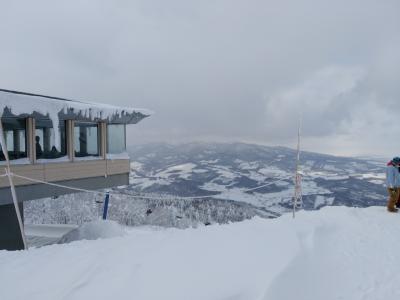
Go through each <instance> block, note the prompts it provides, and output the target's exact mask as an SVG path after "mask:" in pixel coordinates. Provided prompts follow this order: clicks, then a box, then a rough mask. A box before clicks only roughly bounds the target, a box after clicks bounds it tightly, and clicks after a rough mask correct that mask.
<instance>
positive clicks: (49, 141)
mask: <svg viewBox="0 0 400 300" xmlns="http://www.w3.org/2000/svg"><path fill="white" fill-rule="evenodd" d="M55 130H57V131H58V132H59V137H58V138H59V139H60V142H59V143H58V142H56V134H55ZM34 143H35V146H34V147H35V148H36V159H43V158H47V159H52V158H59V157H62V156H65V155H67V147H66V132H65V121H61V122H60V124H59V126H58V128H54V127H53V123H52V121H51V120H49V119H39V120H36V130H35V141H34Z"/></svg>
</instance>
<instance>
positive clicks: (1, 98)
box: [0, 89, 152, 124]
mask: <svg viewBox="0 0 400 300" xmlns="http://www.w3.org/2000/svg"><path fill="white" fill-rule="evenodd" d="M34 113H36V114H40V115H43V116H48V117H49V118H50V119H51V120H52V121H53V124H58V121H59V119H60V118H64V119H65V118H71V119H86V120H93V121H95V120H96V121H99V120H104V121H107V122H110V123H122V124H135V123H137V122H139V121H140V120H142V119H143V118H145V117H148V116H150V115H151V114H152V112H151V111H149V110H147V109H137V108H128V107H118V106H113V105H109V104H98V103H92V102H83V101H76V100H69V99H64V98H58V97H51V96H44V95H37V94H31V93H25V92H18V91H11V90H4V89H0V116H4V115H5V114H11V115H15V116H19V115H25V116H26V115H32V114H34Z"/></svg>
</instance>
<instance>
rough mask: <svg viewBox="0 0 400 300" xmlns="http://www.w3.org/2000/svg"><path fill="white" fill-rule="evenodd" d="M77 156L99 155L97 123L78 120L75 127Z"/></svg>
mask: <svg viewBox="0 0 400 300" xmlns="http://www.w3.org/2000/svg"><path fill="white" fill-rule="evenodd" d="M74 148H75V157H85V156H99V130H98V126H97V124H94V123H81V122H76V123H75V127H74Z"/></svg>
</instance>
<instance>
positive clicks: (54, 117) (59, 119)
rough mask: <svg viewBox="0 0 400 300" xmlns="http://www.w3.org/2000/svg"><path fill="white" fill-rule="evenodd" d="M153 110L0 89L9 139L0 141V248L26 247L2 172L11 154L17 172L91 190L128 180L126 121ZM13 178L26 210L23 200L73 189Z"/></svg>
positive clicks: (132, 121) (135, 120)
mask: <svg viewBox="0 0 400 300" xmlns="http://www.w3.org/2000/svg"><path fill="white" fill-rule="evenodd" d="M150 114H151V112H150V111H148V110H145V109H134V108H123V107H115V106H111V105H105V104H96V103H90V102H82V101H74V100H68V99H63V98H58V97H49V96H43V95H37V94H30V93H24V92H17V91H10V90H3V89H0V116H1V122H2V127H3V136H4V139H0V140H3V143H5V145H3V144H1V146H0V176H1V177H0V249H19V248H22V244H21V241H20V238H19V237H18V236H19V235H18V233H19V227H18V222H17V220H16V217H15V210H14V206H13V204H12V203H13V202H12V201H13V200H12V195H11V189H10V182H9V179H8V177H7V176H2V175H5V174H6V170H7V168H6V167H7V161H6V158H7V156H8V158H9V162H10V170H11V172H12V173H14V174H16V175H19V176H23V177H26V178H30V179H33V180H37V181H43V182H51V183H57V184H61V185H67V186H72V187H77V188H82V189H92V190H93V189H101V188H107V187H113V186H119V185H126V184H128V182H129V169H130V165H129V156H128V155H127V153H126V125H127V124H136V123H138V122H139V121H141V120H142V119H144V118H146V117H147V116H149V115H150ZM1 165H3V168H2V167H1ZM13 178H14V184H15V188H16V192H17V196H18V201H20V206H21V212H23V209H22V208H23V201H26V200H33V199H39V198H44V197H57V196H59V195H62V194H66V193H70V192H72V191H71V190H68V189H65V188H61V187H56V186H50V185H46V184H43V183H40V182H34V181H32V180H27V179H23V178H21V177H13ZM17 237H18V238H17Z"/></svg>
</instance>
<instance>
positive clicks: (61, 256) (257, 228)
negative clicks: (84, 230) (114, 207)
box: [0, 207, 400, 300]
mask: <svg viewBox="0 0 400 300" xmlns="http://www.w3.org/2000/svg"><path fill="white" fill-rule="evenodd" d="M399 226H400V216H399V215H397V214H389V213H387V212H386V211H385V209H384V208H383V207H370V208H346V207H326V208H323V209H322V210H319V211H308V212H305V211H302V212H299V213H298V214H297V216H296V218H295V219H293V218H292V217H291V215H290V214H288V215H284V216H282V217H280V218H277V219H270V220H267V219H261V218H254V219H252V220H248V221H244V222H239V223H232V224H227V225H213V226H204V227H199V228H196V229H193V228H192V229H185V230H179V229H160V228H153V227H139V228H134V229H132V228H131V229H126V231H127V233H126V234H125V235H123V236H118V237H111V238H108V239H98V240H93V241H88V240H80V241H76V242H72V243H70V244H63V245H51V246H45V247H42V248H37V249H30V250H28V251H16V252H7V251H0V266H1V268H0V282H1V289H0V298H1V299H11V300H12V299H30V300H35V299H40V300H45V299H51V300H53V299H140V300H150V299H154V300H155V299H157V300H159V299H163V300H168V299H170V300H180V299H182V300H187V299H191V300H197V299H198V300H205V299H207V300H228V299H229V300H253V299H254V300H280V299H282V300H287V299H297V300H302V299H304V300H313V299H315V300H321V299H324V300H330V299H351V300H358V299H360V300H361V299H364V300H379V299H385V300H391V299H393V300H394V299H396V300H397V299H399V297H400V290H399V288H398V282H400V273H399V269H400V261H399V254H398V253H399V249H400V239H398V238H396V237H397V236H398V228H399ZM21 287H23V288H21Z"/></svg>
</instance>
